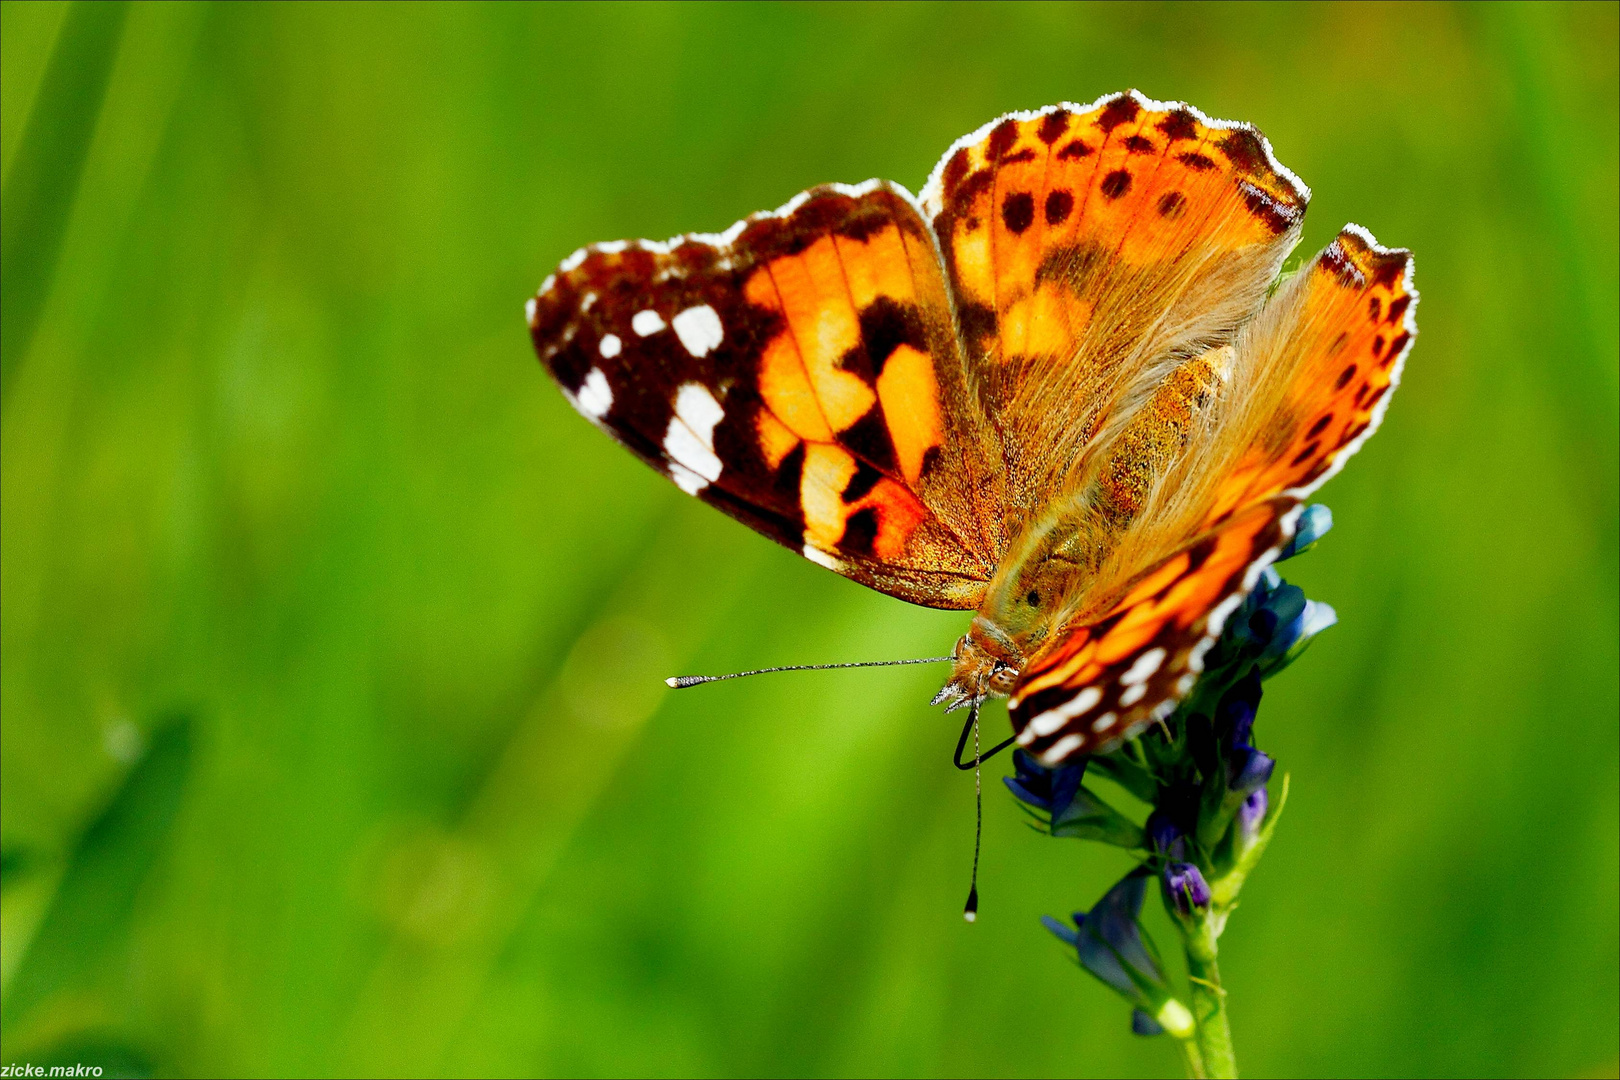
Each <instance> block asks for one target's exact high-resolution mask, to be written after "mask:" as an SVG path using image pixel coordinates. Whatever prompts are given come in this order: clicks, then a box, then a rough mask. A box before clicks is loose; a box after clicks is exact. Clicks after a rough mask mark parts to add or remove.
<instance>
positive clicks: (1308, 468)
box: [1208, 225, 1418, 521]
mask: <svg viewBox="0 0 1620 1080" xmlns="http://www.w3.org/2000/svg"><path fill="white" fill-rule="evenodd" d="M1417 299H1418V294H1417V290H1416V289H1415V288H1414V287H1413V284H1412V256H1411V253H1410V252H1408V251H1404V250H1400V249H1390V248H1384V247H1380V246H1379V245H1378V243H1377V241H1376V240H1374V239H1373V237H1372V235H1371V234H1369V233H1368V232H1367V231H1366V230H1364V229H1362V228H1360V227H1359V226H1355V225H1351V226H1348V227H1346V228H1345V229H1344V231H1343V232H1341V233H1340V234H1339V236H1338V238H1337V239H1335V240H1334V241H1333V243H1331V244H1329V245H1328V246H1327V248H1326V249H1324V250H1323V252H1322V253H1321V254H1320V255H1318V256H1317V258H1316V259H1315V261H1314V262H1312V263H1311V265H1310V266H1309V267H1307V268H1306V269H1305V270H1302V271H1301V272H1300V273H1299V274H1298V275H1297V276H1296V277H1295V278H1294V279H1293V280H1292V281H1291V282H1289V284H1288V286H1287V287H1286V288H1285V289H1284V290H1283V292H1281V293H1279V295H1278V296H1277V297H1276V299H1275V300H1274V301H1273V303H1272V304H1271V305H1270V306H1269V307H1268V308H1267V309H1266V311H1265V312H1264V313H1262V315H1261V316H1260V317H1259V318H1257V319H1256V320H1255V323H1254V325H1253V326H1252V327H1250V328H1248V329H1246V330H1245V332H1244V335H1243V339H1242V341H1241V342H1240V344H1239V349H1238V353H1239V357H1240V358H1241V359H1240V363H1241V366H1242V367H1243V368H1244V369H1245V370H1244V372H1243V374H1241V375H1240V378H1241V379H1244V380H1246V381H1249V382H1251V383H1253V384H1258V385H1257V391H1258V392H1260V393H1264V391H1265V388H1266V387H1276V388H1277V391H1276V393H1277V397H1278V400H1277V403H1276V405H1275V406H1274V407H1273V408H1272V410H1271V412H1270V414H1269V416H1268V417H1267V418H1266V419H1265V421H1264V422H1263V423H1262V424H1260V425H1259V430H1258V431H1257V432H1255V433H1254V434H1253V436H1252V439H1251V441H1250V442H1249V444H1248V447H1247V449H1246V450H1245V451H1244V453H1243V454H1242V456H1241V457H1240V458H1239V459H1238V462H1237V464H1236V467H1235V468H1234V469H1233V470H1232V471H1231V472H1230V473H1229V474H1228V475H1227V477H1226V478H1225V479H1224V480H1223V481H1222V482H1221V484H1220V486H1219V488H1218V489H1217V492H1216V495H1215V498H1214V505H1213V509H1212V510H1211V512H1210V515H1209V518H1208V520H1210V521H1217V520H1219V519H1220V517H1221V516H1222V515H1224V514H1229V513H1231V512H1233V511H1234V510H1236V509H1238V508H1240V507H1243V506H1246V505H1248V504H1249V503H1252V502H1254V501H1256V500H1259V499H1264V498H1267V497H1269V496H1271V495H1275V494H1277V493H1279V492H1286V493H1288V494H1290V495H1293V496H1295V497H1298V498H1304V497H1305V496H1306V495H1309V494H1310V493H1311V492H1312V491H1315V490H1316V489H1317V488H1318V487H1320V486H1321V485H1322V484H1324V483H1326V482H1327V480H1328V478H1329V477H1331V476H1332V475H1333V474H1334V473H1335V472H1337V471H1338V470H1339V468H1340V467H1342V466H1343V464H1344V463H1345V461H1347V460H1349V458H1350V456H1351V455H1352V454H1354V453H1355V452H1356V450H1358V449H1359V448H1360V447H1361V444H1362V443H1363V442H1365V441H1366V440H1367V438H1368V437H1370V436H1371V435H1372V433H1373V431H1375V430H1376V429H1377V427H1378V424H1379V422H1380V421H1381V420H1382V419H1383V415H1384V410H1385V409H1386V408H1387V407H1388V405H1389V394H1390V391H1392V390H1393V389H1394V388H1395V387H1396V386H1397V385H1398V384H1399V383H1400V377H1401V368H1402V366H1403V365H1404V363H1405V360H1406V354H1407V352H1408V351H1410V349H1411V347H1412V340H1413V337H1414V336H1415V335H1416V333H1417V321H1416V314H1417V312H1416V307H1417Z"/></svg>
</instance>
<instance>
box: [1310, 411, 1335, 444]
mask: <svg viewBox="0 0 1620 1080" xmlns="http://www.w3.org/2000/svg"><path fill="white" fill-rule="evenodd" d="M1331 423H1333V414H1332V413H1323V414H1322V417H1321V419H1319V420H1317V421H1316V423H1314V424H1312V425H1311V430H1309V431H1307V432H1306V433H1305V437H1306V438H1307V439H1314V438H1316V437H1317V436H1318V435H1320V434H1322V432H1323V431H1325V430H1327V426H1328V425H1329V424H1331Z"/></svg>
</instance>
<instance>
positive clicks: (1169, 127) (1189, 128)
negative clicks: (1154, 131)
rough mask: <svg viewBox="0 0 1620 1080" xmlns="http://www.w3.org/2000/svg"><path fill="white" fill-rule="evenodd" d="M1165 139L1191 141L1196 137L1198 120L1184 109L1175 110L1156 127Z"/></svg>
mask: <svg viewBox="0 0 1620 1080" xmlns="http://www.w3.org/2000/svg"><path fill="white" fill-rule="evenodd" d="M1156 126H1157V127H1158V129H1159V130H1160V131H1162V132H1164V134H1165V136H1166V137H1167V138H1170V139H1172V140H1174V139H1191V138H1195V137H1196V136H1197V135H1198V120H1197V118H1196V117H1194V116H1193V114H1192V113H1190V112H1188V111H1187V110H1186V109H1177V110H1176V111H1175V112H1173V113H1171V114H1170V115H1169V116H1167V117H1165V118H1164V119H1163V120H1160V121H1159V122H1158V124H1157V125H1156Z"/></svg>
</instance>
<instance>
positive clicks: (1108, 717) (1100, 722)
mask: <svg viewBox="0 0 1620 1080" xmlns="http://www.w3.org/2000/svg"><path fill="white" fill-rule="evenodd" d="M1118 719H1119V717H1117V716H1115V715H1114V714H1113V713H1111V712H1105V713H1103V714H1102V715H1101V716H1099V717H1097V719H1095V720H1093V721H1092V722H1091V730H1092V731H1095V732H1098V733H1101V732H1104V731H1107V730H1108V729H1109V728H1111V727H1113V726H1114V721H1116V720H1118Z"/></svg>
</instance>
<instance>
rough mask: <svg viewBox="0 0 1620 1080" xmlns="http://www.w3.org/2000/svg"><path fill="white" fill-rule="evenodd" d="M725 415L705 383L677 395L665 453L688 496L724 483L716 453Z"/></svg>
mask: <svg viewBox="0 0 1620 1080" xmlns="http://www.w3.org/2000/svg"><path fill="white" fill-rule="evenodd" d="M645 314H647V313H646V312H642V315H645ZM653 317H654V318H657V316H656V315H654V316H653ZM636 318H638V319H639V318H641V315H637V316H636ZM660 325H662V323H660ZM725 415H726V410H724V409H722V408H721V407H720V403H719V402H718V401H716V400H714V395H713V394H711V393H709V390H708V388H707V387H706V386H704V385H702V384H701V383H695V382H689V383H684V384H682V386H681V388H680V390H679V391H678V392H677V393H676V394H675V415H674V416H673V417H671V418H670V421H669V430H668V431H666V432H665V433H664V453H666V454H668V455H669V456H670V458H671V459H672V461H673V464H672V465H671V466H670V476H671V477H673V478H674V480H675V482H676V483H677V484H679V485H680V486H681V490H682V491H685V492H686V493H687V494H688V495H696V494H697V493H698V492H699V491H702V490H703V489H704V488H705V487H707V486H708V485H709V484H710V483H711V482H713V481H715V480H718V479H720V470H721V464H720V459H719V458H718V457H717V456H715V452H714V426H715V425H716V424H718V423H719V422H720V421H721V420H722V419H724V418H725ZM683 473H685V474H686V475H684V476H683V475H682V474H683Z"/></svg>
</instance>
